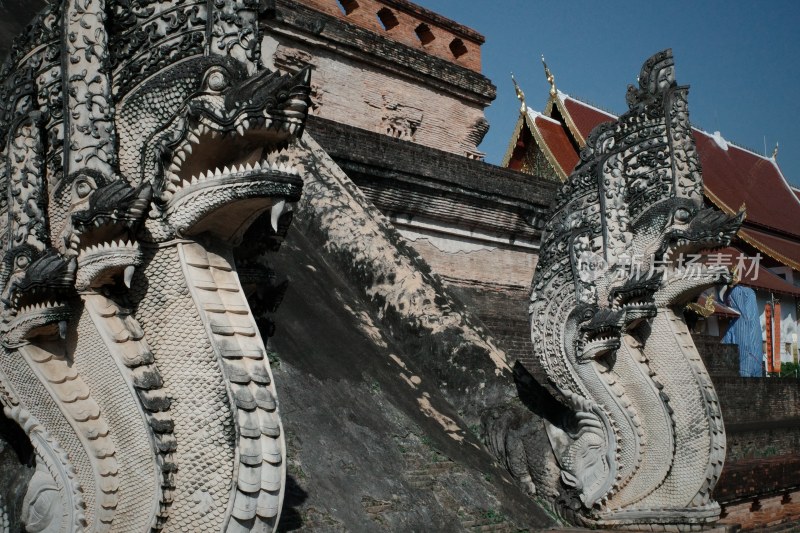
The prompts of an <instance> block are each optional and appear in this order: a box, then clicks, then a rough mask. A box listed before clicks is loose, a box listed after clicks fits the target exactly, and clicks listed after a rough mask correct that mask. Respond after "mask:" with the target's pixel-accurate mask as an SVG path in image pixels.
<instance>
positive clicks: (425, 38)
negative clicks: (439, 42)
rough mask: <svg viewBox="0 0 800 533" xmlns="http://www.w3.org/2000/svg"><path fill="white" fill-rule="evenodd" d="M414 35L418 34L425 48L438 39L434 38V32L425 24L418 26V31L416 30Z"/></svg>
mask: <svg viewBox="0 0 800 533" xmlns="http://www.w3.org/2000/svg"><path fill="white" fill-rule="evenodd" d="M414 33H416V34H417V38H418V39H419V42H421V43H422V45H423V46H425V45H427V44H429V43H431V42H432V41H433V40H434V39H435V38H436V37H434V35H433V32H432V31H431V29H430V28H429V27H428V25H427V24H424V23H423V24H420V25H419V26H417V29H415V30H414Z"/></svg>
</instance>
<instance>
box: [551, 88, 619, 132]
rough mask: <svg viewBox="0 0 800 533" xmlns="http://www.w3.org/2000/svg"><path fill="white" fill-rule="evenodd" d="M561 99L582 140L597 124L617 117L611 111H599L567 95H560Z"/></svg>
mask: <svg viewBox="0 0 800 533" xmlns="http://www.w3.org/2000/svg"><path fill="white" fill-rule="evenodd" d="M561 101H562V102H563V103H564V107H565V108H566V110H567V113H569V116H570V118H571V119H572V122H573V124H574V125H575V127H576V128H577V129H578V132H579V133H580V135H581V137H582V140H584V141H585V140H586V138H587V137H588V136H589V133H591V131H592V130H593V129H594V127H595V126H597V125H598V124H600V123H602V122H608V121H610V120H617V117H616V116H614V115H612V114H611V113H607V112H605V111H601V110H600V109H597V108H596V107H592V106H590V105H589V104H586V103H584V102H581V101H579V100H575V99H573V98H570V97H569V96H566V95H562V100H561ZM564 118H565V120H569V119H568V118H567V117H564Z"/></svg>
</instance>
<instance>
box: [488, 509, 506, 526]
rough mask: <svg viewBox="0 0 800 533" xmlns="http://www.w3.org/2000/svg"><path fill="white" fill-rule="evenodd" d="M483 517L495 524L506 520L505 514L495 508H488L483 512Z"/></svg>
mask: <svg viewBox="0 0 800 533" xmlns="http://www.w3.org/2000/svg"><path fill="white" fill-rule="evenodd" d="M483 518H485V519H486V520H489V521H491V522H492V523H493V524H502V523H503V522H505V520H506V519H505V517H504V516H503V514H502V513H501V512H500V511H497V510H495V509H488V510H486V512H484V513H483Z"/></svg>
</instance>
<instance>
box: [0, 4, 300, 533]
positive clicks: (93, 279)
mask: <svg viewBox="0 0 800 533" xmlns="http://www.w3.org/2000/svg"><path fill="white" fill-rule="evenodd" d="M259 6H260V2H258V1H254V0H186V1H178V0H174V1H158V0H109V1H108V2H105V1H103V0H64V1H54V2H51V3H50V4H49V5H48V7H47V8H46V9H45V10H44V11H43V12H42V13H41V14H40V15H39V16H38V17H37V18H36V19H35V20H34V22H33V23H32V25H31V26H29V28H28V29H27V32H26V33H25V34H24V35H23V36H22V37H21V38H20V39H19V40H18V41H17V42H16V44H15V46H14V48H13V50H12V52H11V54H10V56H9V59H8V61H7V62H6V64H5V66H4V68H3V70H2V73H1V74H0V79H2V86H0V94H2V98H1V99H0V106H2V107H1V108H0V123H1V124H2V128H0V135H2V160H1V161H0V179H2V184H3V187H4V188H5V190H6V191H7V193H6V194H4V195H3V196H2V199H0V208H2V209H3V210H4V211H6V212H7V216H4V217H2V218H1V219H0V220H2V222H1V224H2V227H0V234H1V235H2V260H1V261H0V298H1V302H0V342H2V348H0V352H1V353H0V402H2V405H3V412H4V414H5V417H6V418H7V419H10V420H12V421H14V422H16V424H17V425H18V426H19V427H20V428H21V431H22V432H23V433H24V435H25V437H26V438H27V440H28V441H29V446H30V448H31V450H32V452H31V453H32V455H33V456H34V457H35V472H34V473H33V476H32V478H30V481H29V483H28V484H27V488H26V490H25V496H24V500H23V501H22V502H21V504H19V505H15V504H14V502H12V501H3V499H2V497H0V515H2V516H1V517H0V529H2V525H3V523H4V522H5V525H6V526H8V524H9V523H10V524H20V523H21V524H22V525H23V526H24V527H25V528H26V529H27V530H29V531H47V532H51V531H52V532H57V531H62V532H72V531H84V530H91V531H131V532H133V531H146V530H165V531H220V530H222V531H229V532H237V531H273V530H274V529H275V528H276V527H277V522H278V517H279V514H280V509H281V503H282V498H283V490H284V478H285V457H284V456H285V451H284V443H283V434H282V428H281V423H280V418H279V416H278V411H277V404H276V397H275V388H274V384H273V382H272V375H271V373H270V368H269V363H268V360H267V357H266V349H265V346H264V343H263V341H262V338H261V336H260V333H259V328H258V327H257V324H256V319H255V318H254V316H253V313H252V312H251V310H250V307H249V305H248V302H247V300H246V299H245V291H244V289H243V286H242V283H243V281H244V280H242V281H240V279H239V277H238V276H237V266H236V263H235V261H234V259H233V252H234V247H236V246H237V245H239V244H240V243H241V242H242V240H243V238H244V234H245V232H246V231H247V230H248V228H249V227H250V226H251V225H254V222H256V220H257V219H260V220H259V221H258V222H256V224H255V225H254V228H255V227H256V226H258V228H259V229H260V230H261V235H260V237H261V238H260V239H259V241H258V242H254V243H248V246H247V248H248V256H249V259H250V260H251V262H253V259H258V256H259V254H261V253H262V252H266V251H269V250H274V249H275V248H277V246H278V245H279V244H280V241H281V240H282V236H283V235H285V231H286V229H287V226H288V223H289V222H290V220H291V211H289V210H285V207H286V206H287V204H290V203H291V202H295V201H297V200H298V199H299V197H300V192H301V188H302V179H301V177H300V176H299V175H298V173H297V172H296V171H295V170H294V169H293V168H290V167H287V166H286V165H284V164H283V163H281V162H280V161H281V151H282V150H283V149H285V148H286V147H287V146H288V145H289V144H290V143H293V142H294V139H296V138H297V137H298V136H299V135H300V134H301V133H302V130H303V126H304V123H305V118H306V115H307V111H308V106H309V103H310V102H309V93H310V86H309V76H310V71H309V70H308V69H303V70H301V71H300V72H296V73H293V74H280V73H278V72H270V71H269V70H267V69H265V68H263V66H262V64H261V62H260V59H259V49H260V40H259V31H258V20H257V19H258V14H259V9H260V7H259ZM246 271H247V273H248V277H247V280H246V281H247V282H248V283H247V287H246V288H250V289H255V288H256V287H257V288H258V291H259V293H260V294H261V297H262V300H263V301H264V302H265V305H266V306H267V307H268V308H269V309H270V310H274V307H275V306H276V305H277V303H278V302H279V301H280V298H281V296H282V292H281V290H282V289H283V288H285V286H283V285H274V283H272V282H273V281H274V273H270V272H269V271H264V270H263V269H262V271H261V272H260V273H259V271H258V269H256V268H252V267H247V268H246ZM260 325H262V326H264V323H260ZM266 327H267V332H266V333H267V334H270V331H269V323H267V324H266ZM262 330H263V327H262Z"/></svg>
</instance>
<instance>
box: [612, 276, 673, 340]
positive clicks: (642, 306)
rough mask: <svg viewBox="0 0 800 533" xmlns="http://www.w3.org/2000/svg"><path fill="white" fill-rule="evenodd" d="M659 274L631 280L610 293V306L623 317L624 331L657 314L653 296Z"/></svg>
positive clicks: (659, 277)
mask: <svg viewBox="0 0 800 533" xmlns="http://www.w3.org/2000/svg"><path fill="white" fill-rule="evenodd" d="M660 280H661V275H660V273H655V274H654V275H652V276H647V277H646V278H632V279H630V280H628V281H627V282H626V283H625V285H623V286H621V287H617V288H615V289H613V290H612V292H611V305H612V308H613V309H614V310H617V311H621V312H622V313H623V314H624V316H625V320H624V323H625V329H627V330H630V329H633V328H635V327H636V326H637V325H639V324H640V323H641V321H642V320H645V319H648V318H653V317H654V316H656V313H657V312H658V310H657V308H656V304H655V300H654V298H653V294H654V293H655V292H656V291H657V290H658V287H659V284H660Z"/></svg>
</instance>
